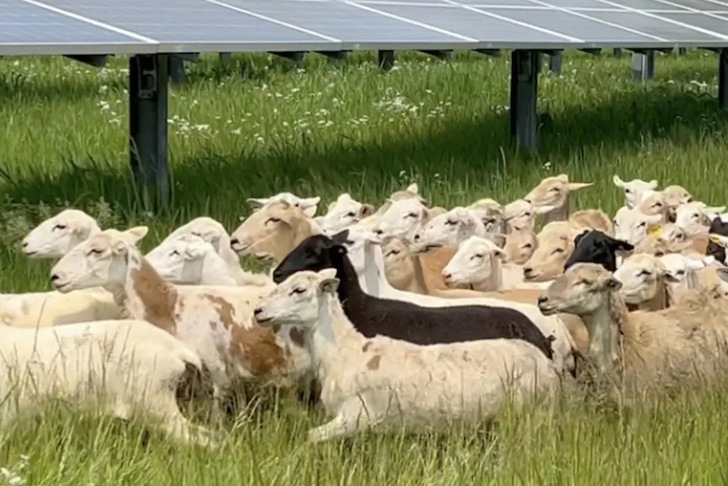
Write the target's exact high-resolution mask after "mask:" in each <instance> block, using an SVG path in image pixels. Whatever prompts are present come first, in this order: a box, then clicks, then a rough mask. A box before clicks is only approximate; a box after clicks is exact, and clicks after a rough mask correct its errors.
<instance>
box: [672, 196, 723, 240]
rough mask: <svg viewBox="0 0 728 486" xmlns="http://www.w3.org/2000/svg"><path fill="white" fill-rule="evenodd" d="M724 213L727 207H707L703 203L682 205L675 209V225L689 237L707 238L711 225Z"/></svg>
mask: <svg viewBox="0 0 728 486" xmlns="http://www.w3.org/2000/svg"><path fill="white" fill-rule="evenodd" d="M723 211H725V206H715V207H712V206H706V205H705V203H702V202H689V203H685V204H681V205H680V206H678V207H677V208H676V209H675V225H676V226H679V227H680V228H682V229H684V230H685V231H686V232H687V234H688V236H698V235H702V236H705V234H706V233H707V232H708V230H709V228H710V223H711V222H712V221H713V220H714V219H715V218H718V217H720V213H722V212H723Z"/></svg>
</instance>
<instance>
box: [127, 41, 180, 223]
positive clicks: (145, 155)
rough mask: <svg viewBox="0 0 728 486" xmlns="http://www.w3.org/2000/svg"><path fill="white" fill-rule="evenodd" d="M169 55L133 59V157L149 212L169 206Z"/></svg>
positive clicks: (130, 109) (131, 115) (130, 111)
mask: <svg viewBox="0 0 728 486" xmlns="http://www.w3.org/2000/svg"><path fill="white" fill-rule="evenodd" d="M168 69H169V55H167V54H152V55H136V56H132V57H130V58H129V134H130V140H129V156H130V162H131V169H132V172H133V174H134V178H135V180H136V183H137V188H138V190H137V193H138V194H139V196H140V198H141V201H142V204H143V206H144V207H145V208H147V209H156V208H159V207H164V206H167V205H168V204H169V199H170V185H169V171H168V167H167V90H168V78H169V71H168Z"/></svg>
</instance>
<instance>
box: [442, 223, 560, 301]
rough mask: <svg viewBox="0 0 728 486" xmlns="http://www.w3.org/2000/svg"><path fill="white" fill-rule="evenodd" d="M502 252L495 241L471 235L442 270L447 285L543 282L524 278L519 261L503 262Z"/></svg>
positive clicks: (526, 286)
mask: <svg viewBox="0 0 728 486" xmlns="http://www.w3.org/2000/svg"><path fill="white" fill-rule="evenodd" d="M504 259H505V252H504V251H503V250H502V249H501V248H499V247H498V246H497V245H496V244H495V243H493V242H492V241H490V240H488V239H487V238H482V237H480V236H471V237H470V238H468V239H467V240H465V241H464V242H462V243H461V244H460V247H459V248H458V251H457V253H455V255H454V256H453V257H452V259H451V260H450V262H449V263H448V264H447V265H446V266H445V268H444V269H443V270H442V277H443V279H444V281H445V283H447V284H448V285H451V286H463V285H468V286H470V288H472V289H474V290H482V291H492V290H508V289H543V288H546V286H548V283H547V282H537V283H532V282H526V281H524V279H523V269H522V267H521V266H519V265H512V264H504V263H503V260H504Z"/></svg>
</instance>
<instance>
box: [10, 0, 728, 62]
mask: <svg viewBox="0 0 728 486" xmlns="http://www.w3.org/2000/svg"><path fill="white" fill-rule="evenodd" d="M0 14H1V15H0V54H58V53H64V54H104V53H108V54H114V53H152V52H166V53H174V52H220V51H233V52H235V51H244V52H257V51H274V52H280V51H307V50H321V51H336V50H342V49H344V50H354V49H392V50H398V49H473V48H506V49H508V48H521V49H540V48H542V49H560V48H578V47H581V48H584V47H626V48H629V47H636V48H637V47H641V48H648V47H677V46H685V47H689V46H697V47H719V46H720V47H723V46H725V47H728V1H725V2H724V1H718V0H710V1H709V0H360V1H357V0H0Z"/></svg>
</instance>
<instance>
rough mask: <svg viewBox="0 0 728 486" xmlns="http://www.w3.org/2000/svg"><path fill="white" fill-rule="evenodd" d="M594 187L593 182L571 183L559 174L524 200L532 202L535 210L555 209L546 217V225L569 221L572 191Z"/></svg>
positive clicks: (543, 182)
mask: <svg viewBox="0 0 728 486" xmlns="http://www.w3.org/2000/svg"><path fill="white" fill-rule="evenodd" d="M592 185H593V183H592V182H569V176H568V175H566V174H559V175H557V176H553V177H546V178H545V179H543V180H542V181H541V182H540V183H539V184H538V185H537V186H536V187H534V188H533V190H531V192H529V193H528V194H527V195H526V196H525V197H524V198H523V199H525V200H526V201H528V202H530V203H531V204H532V205H533V207H534V208H542V207H546V206H550V207H553V209H552V210H551V211H549V212H548V213H546V214H545V215H544V224H547V223H550V222H552V221H568V219H569V195H570V194H571V192H572V191H577V190H579V189H583V188H586V187H590V186H592Z"/></svg>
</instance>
